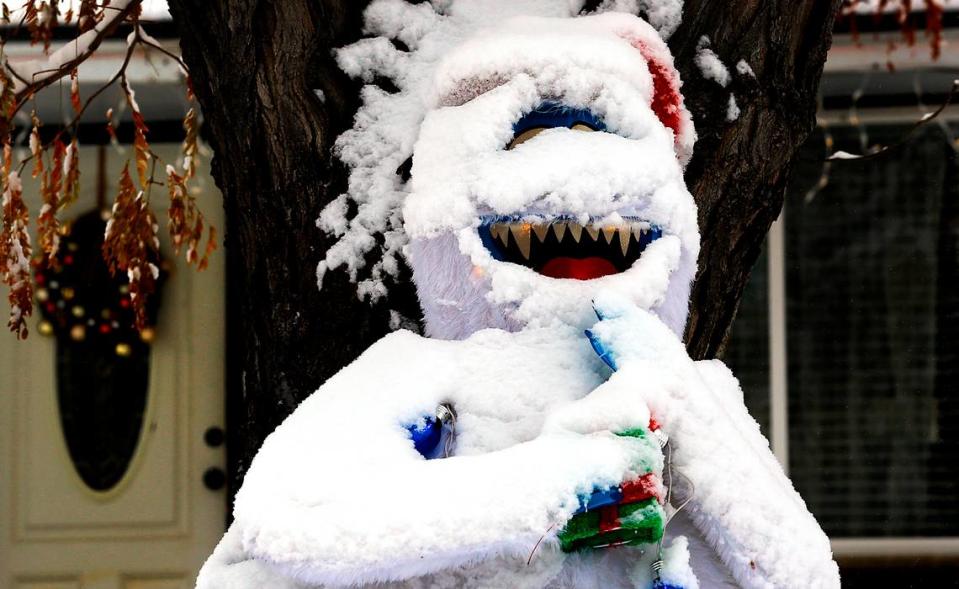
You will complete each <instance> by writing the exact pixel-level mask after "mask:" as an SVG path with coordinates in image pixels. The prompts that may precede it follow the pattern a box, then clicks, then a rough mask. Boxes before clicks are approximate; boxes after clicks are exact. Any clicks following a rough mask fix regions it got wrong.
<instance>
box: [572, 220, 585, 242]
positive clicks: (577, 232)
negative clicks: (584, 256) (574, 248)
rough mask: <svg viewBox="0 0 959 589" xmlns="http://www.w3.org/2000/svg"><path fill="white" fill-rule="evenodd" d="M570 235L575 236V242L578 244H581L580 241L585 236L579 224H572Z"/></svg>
mask: <svg viewBox="0 0 959 589" xmlns="http://www.w3.org/2000/svg"><path fill="white" fill-rule="evenodd" d="M569 234H570V235H572V236H573V240H574V241H576V243H579V239H580V238H581V237H582V236H583V226H582V225H580V224H579V223H570V224H569Z"/></svg>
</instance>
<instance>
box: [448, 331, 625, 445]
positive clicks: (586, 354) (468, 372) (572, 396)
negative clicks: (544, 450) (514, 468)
mask: <svg viewBox="0 0 959 589" xmlns="http://www.w3.org/2000/svg"><path fill="white" fill-rule="evenodd" d="M504 343H505V342H504ZM523 343H524V342H523V340H522V338H520V340H519V342H516V341H515V340H511V341H510V342H509V345H504V346H503V347H502V349H501V350H500V351H499V352H498V353H496V354H494V355H490V354H482V355H481V357H472V356H470V355H469V350H465V351H464V355H463V356H461V358H460V362H459V365H460V366H461V369H459V370H456V371H454V372H453V378H451V379H449V380H448V382H447V383H446V384H445V385H444V386H445V387H446V388H447V390H448V394H447V398H448V402H449V403H451V404H452V405H453V408H454V409H455V411H456V414H457V420H456V424H455V442H456V443H455V446H454V448H455V450H454V453H455V454H456V455H470V454H483V453H486V452H492V451H496V450H501V449H503V448H508V447H510V446H513V445H515V444H519V443H522V442H526V441H529V440H531V439H533V438H535V437H536V436H538V435H539V433H540V431H541V429H542V425H543V421H544V420H545V418H546V416H547V415H548V414H549V412H550V411H551V410H553V409H556V408H558V407H560V406H562V405H566V404H568V403H571V402H573V401H576V400H577V399H581V398H582V397H584V396H586V395H587V394H589V392H590V391H592V390H593V389H595V388H596V387H597V386H599V385H600V384H602V382H603V381H604V380H605V379H606V377H607V376H608V375H607V373H606V372H605V369H604V368H603V366H602V363H601V362H599V361H598V360H597V359H596V358H595V355H594V354H593V353H592V351H591V350H590V349H589V347H588V344H585V343H584V342H581V341H578V340H573V341H569V342H556V343H554V344H552V345H548V346H545V349H544V346H542V345H538V346H529V347H526V346H523V345H522V344H523ZM537 343H539V344H542V342H537ZM517 344H519V345H517Z"/></svg>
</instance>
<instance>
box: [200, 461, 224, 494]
mask: <svg viewBox="0 0 959 589" xmlns="http://www.w3.org/2000/svg"><path fill="white" fill-rule="evenodd" d="M203 486H205V487H206V488H207V489H209V490H211V491H219V490H220V489H222V488H223V487H224V486H226V473H225V472H223V469H222V468H217V467H216V466H211V467H210V468H208V469H206V471H205V472H204V473H203Z"/></svg>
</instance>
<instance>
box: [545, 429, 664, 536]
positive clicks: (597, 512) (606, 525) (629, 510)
mask: <svg viewBox="0 0 959 589" xmlns="http://www.w3.org/2000/svg"><path fill="white" fill-rule="evenodd" d="M658 428H659V426H658V425H657V424H656V422H655V421H652V420H651V421H650V427H649V428H648V429H647V428H637V429H632V430H629V431H626V432H622V433H620V434H619V435H621V436H629V437H633V438H638V439H640V440H644V441H646V442H647V443H648V444H649V445H650V451H651V452H658V451H660V444H659V441H658V438H657V437H656V436H655V434H654V433H653V432H654V431H655V430H656V429H658ZM645 470H646V472H645V473H644V474H641V475H640V476H639V477H637V478H635V479H633V480H629V481H625V482H623V483H622V484H620V485H619V486H617V487H610V488H606V489H595V490H594V491H593V492H592V494H590V495H589V496H588V497H585V498H583V499H582V500H581V505H580V508H579V509H578V510H577V511H576V513H574V514H573V517H572V518H571V519H570V520H569V521H568V522H567V523H566V527H565V528H563V530H562V531H560V533H559V536H558V537H559V541H560V546H561V547H562V549H563V551H564V552H573V551H576V550H582V549H590V548H605V547H609V546H640V545H651V544H657V543H658V542H659V541H660V540H661V539H662V537H663V528H664V525H665V521H666V513H665V511H664V506H663V484H662V481H661V479H660V477H658V476H657V475H656V473H654V472H652V468H651V467H650V468H646V469H645Z"/></svg>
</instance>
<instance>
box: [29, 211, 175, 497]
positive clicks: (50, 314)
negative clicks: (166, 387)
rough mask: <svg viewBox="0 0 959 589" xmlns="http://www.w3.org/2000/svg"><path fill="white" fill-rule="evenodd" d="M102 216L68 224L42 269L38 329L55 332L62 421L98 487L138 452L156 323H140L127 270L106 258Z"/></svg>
mask: <svg viewBox="0 0 959 589" xmlns="http://www.w3.org/2000/svg"><path fill="white" fill-rule="evenodd" d="M104 216H105V215H102V214H101V213H100V212H99V211H93V212H90V213H87V214H85V215H83V216H81V217H79V218H78V219H76V220H75V221H74V222H73V223H71V224H69V225H65V226H64V229H63V231H62V232H61V233H62V235H61V241H60V249H59V251H58V253H57V255H56V257H55V258H54V259H53V260H52V261H51V262H50V263H49V264H46V265H44V266H42V267H40V268H38V269H37V272H36V281H37V300H38V305H39V307H40V311H41V314H42V320H41V323H40V326H39V331H40V333H42V334H44V335H49V336H52V337H54V338H55V339H56V381H57V401H58V407H59V411H60V425H61V427H62V429H63V435H64V438H65V440H66V444H67V449H68V451H69V453H70V459H71V460H72V461H73V466H74V468H75V469H76V471H77V473H78V474H79V475H80V478H81V479H83V482H84V483H85V484H86V485H87V486H88V487H90V488H91V489H93V490H95V491H107V490H109V489H112V488H113V487H115V486H116V485H117V483H119V482H120V480H122V479H123V476H124V475H125V474H126V472H127V471H128V470H129V468H130V463H131V462H132V460H133V456H134V454H135V453H136V449H137V445H138V443H139V440H140V434H141V431H142V429H143V421H144V413H145V411H146V407H147V395H148V391H149V377H150V342H151V341H152V340H153V336H154V329H153V327H148V328H146V329H144V330H142V331H138V330H137V329H136V328H135V327H134V316H133V311H132V309H131V305H130V297H129V288H128V283H127V279H126V276H125V275H122V274H119V273H118V275H117V276H113V275H111V274H110V271H109V270H108V268H107V266H106V263H105V262H104V261H103V255H102V253H101V250H102V246H103V232H104V229H105V228H106V223H105V221H104ZM162 279H163V273H161V279H160V282H159V284H162ZM159 284H158V288H157V292H156V293H155V294H154V295H153V296H151V297H150V299H149V308H148V309H147V311H148V317H149V324H150V325H151V326H152V325H154V324H155V322H156V316H157V309H158V305H159Z"/></svg>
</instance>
